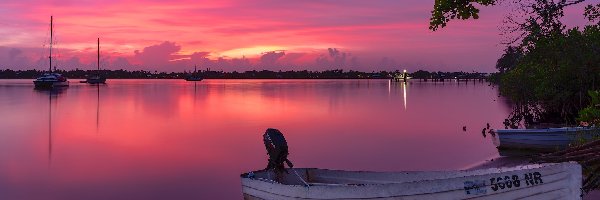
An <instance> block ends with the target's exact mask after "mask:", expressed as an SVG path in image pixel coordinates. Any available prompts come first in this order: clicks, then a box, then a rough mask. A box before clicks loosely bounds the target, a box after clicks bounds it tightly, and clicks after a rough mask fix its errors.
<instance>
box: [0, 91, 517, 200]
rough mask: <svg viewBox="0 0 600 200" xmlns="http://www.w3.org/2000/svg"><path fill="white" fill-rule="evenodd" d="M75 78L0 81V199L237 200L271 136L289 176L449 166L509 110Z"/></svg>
mask: <svg viewBox="0 0 600 200" xmlns="http://www.w3.org/2000/svg"><path fill="white" fill-rule="evenodd" d="M74 82H77V81H76V80H74V81H72V84H71V86H70V87H69V88H67V89H64V90H60V91H53V92H48V91H36V90H33V86H32V84H31V80H0V116H1V120H0V127H1V130H0V152H2V153H0V199H193V198H203V199H239V198H241V187H240V182H239V174H240V173H242V172H246V171H249V170H256V169H262V168H264V167H265V166H266V158H267V157H266V152H265V150H264V145H263V144H262V141H261V135H262V133H263V132H264V130H265V129H266V128H268V127H273V128H278V129H280V130H281V131H282V132H283V133H284V134H285V135H286V139H287V140H288V143H289V145H290V153H291V155H290V159H291V160H292V161H293V162H294V164H295V165H296V166H297V167H318V168H330V169H347V170H375V171H399V170H443V169H459V168H462V167H465V166H468V165H470V164H472V163H475V162H479V161H481V160H483V159H485V158H488V157H490V156H494V155H496V154H497V153H496V150H495V148H494V145H493V144H492V141H491V140H490V138H483V137H482V136H481V133H480V132H481V129H482V128H483V127H485V124H486V123H488V122H489V123H490V125H492V127H493V128H499V127H500V125H501V122H502V120H503V119H504V117H506V115H507V114H508V112H509V106H508V105H507V104H506V103H503V101H501V100H498V97H497V90H496V89H495V88H493V87H490V86H488V85H487V83H471V82H469V83H467V84H465V83H464V82H463V83H456V82H446V83H443V84H442V83H434V82H419V81H417V80H413V81H412V82H409V83H408V84H404V83H395V82H390V81H388V80H204V81H202V82H198V83H193V82H186V81H182V80H109V81H108V84H107V85H100V86H89V85H85V84H79V83H74ZM407 101H410V102H411V105H410V106H408V105H407ZM463 126H467V132H463V131H462V127H463Z"/></svg>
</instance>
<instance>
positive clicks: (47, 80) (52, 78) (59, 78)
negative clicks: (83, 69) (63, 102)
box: [33, 16, 69, 89]
mask: <svg viewBox="0 0 600 200" xmlns="http://www.w3.org/2000/svg"><path fill="white" fill-rule="evenodd" d="M52 39H53V18H52V16H50V56H49V57H48V59H49V60H50V65H49V69H48V73H44V74H43V75H42V76H40V77H38V78H37V79H35V80H34V81H33V84H34V85H35V88H38V89H52V88H57V87H66V86H69V81H68V80H67V78H66V77H64V76H63V75H62V74H59V73H53V72H52V44H53V43H52V42H53V40H52Z"/></svg>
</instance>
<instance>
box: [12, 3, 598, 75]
mask: <svg viewBox="0 0 600 200" xmlns="http://www.w3.org/2000/svg"><path fill="white" fill-rule="evenodd" d="M584 5H585V4H582V5H578V6H576V7H572V8H569V10H567V16H566V17H565V20H564V21H565V22H566V23H567V24H570V25H578V26H580V25H585V24H586V23H587V22H586V21H585V19H584V18H583V15H582V13H583V6H584ZM432 8H433V1H423V0H404V1H396V0H373V1H364V0H346V1H334V0H322V1H294V2H292V1H276V0H254V1H247V0H244V1H242V0H222V1H197V0H195V1H192V0H177V1H159V0H145V1H144V0H125V1H116V0H106V1H92V0H3V1H2V2H0V17H1V18H2V19H3V20H2V21H0V63H1V64H0V69H6V68H8V69H32V68H35V69H40V70H41V69H47V68H48V64H47V63H48V62H47V57H48V55H47V54H48V53H47V51H48V50H47V49H44V48H43V47H45V46H44V45H46V46H47V43H48V40H49V21H50V15H53V16H54V22H55V23H54V24H55V26H54V27H55V35H56V37H55V39H56V42H57V45H56V46H57V47H58V50H57V52H58V54H57V55H56V57H57V62H56V63H58V64H57V67H58V68H60V69H72V68H76V67H78V68H80V69H93V68H95V62H96V60H95V59H96V55H95V54H96V38H98V37H99V38H100V41H101V57H102V58H101V67H103V68H108V69H121V68H125V69H136V70H137V69H146V70H158V71H183V70H191V69H193V66H194V65H198V66H199V67H200V68H202V69H204V68H207V67H210V68H211V69H213V70H224V71H233V70H237V71H245V70H253V69H257V70H261V69H269V70H304V69H308V70H326V69H340V68H341V69H346V70H360V71H379V70H396V69H408V70H418V69H425V70H443V71H455V70H463V71H473V70H475V71H483V72H492V71H495V69H494V65H495V63H496V60H497V58H498V57H499V56H500V55H501V53H502V50H503V49H504V46H503V45H501V44H500V42H501V41H502V36H500V35H499V33H500V31H499V30H498V27H499V26H501V22H502V20H503V17H504V15H505V14H506V13H507V10H509V9H508V8H507V7H506V6H497V7H490V8H483V9H482V11H481V15H480V16H481V18H480V19H479V20H476V21H472V20H469V21H453V22H451V23H450V24H449V26H448V27H446V28H444V29H442V30H440V31H437V32H432V31H430V30H428V25H429V16H430V12H431V9H432Z"/></svg>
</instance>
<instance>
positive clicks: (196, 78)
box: [185, 66, 202, 81]
mask: <svg viewBox="0 0 600 200" xmlns="http://www.w3.org/2000/svg"><path fill="white" fill-rule="evenodd" d="M185 80H186V81H201V80H202V77H200V75H198V72H197V69H196V66H194V73H193V74H191V75H189V76H188V77H185Z"/></svg>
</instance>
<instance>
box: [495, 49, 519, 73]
mask: <svg viewBox="0 0 600 200" xmlns="http://www.w3.org/2000/svg"><path fill="white" fill-rule="evenodd" d="M522 57H523V51H522V50H521V49H520V48H518V47H514V46H508V47H507V48H506V49H505V50H504V54H503V55H502V57H500V59H498V61H497V62H496V69H498V71H500V73H501V74H504V73H505V72H508V71H510V70H512V69H514V68H516V67H517V63H518V62H519V60H520V59H521V58H522Z"/></svg>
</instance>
